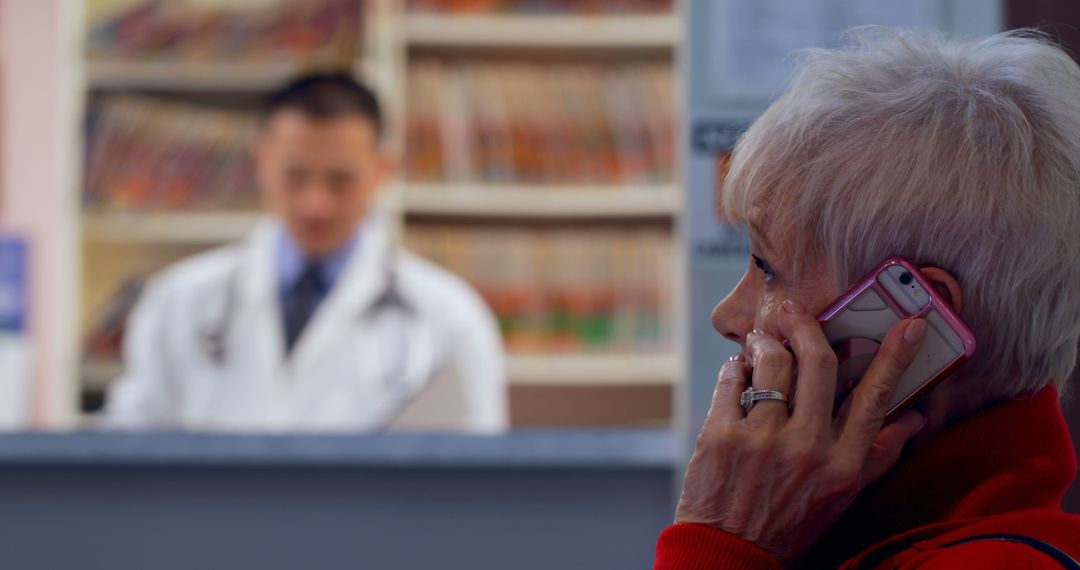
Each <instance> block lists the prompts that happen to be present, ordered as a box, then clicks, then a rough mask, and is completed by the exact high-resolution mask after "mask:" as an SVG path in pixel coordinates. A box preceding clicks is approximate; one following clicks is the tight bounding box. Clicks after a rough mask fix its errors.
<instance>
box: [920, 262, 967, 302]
mask: <svg viewBox="0 0 1080 570" xmlns="http://www.w3.org/2000/svg"><path fill="white" fill-rule="evenodd" d="M919 272H921V273H922V274H923V276H924V277H926V278H927V279H929V280H930V284H931V285H933V286H934V290H935V291H937V293H938V295H941V297H942V299H944V300H945V301H946V302H947V303H949V305H951V306H952V308H953V310H954V311H956V312H957V313H959V312H960V310H961V309H963V307H964V296H963V294H962V293H961V292H960V283H959V282H958V281H957V280H956V278H955V277H953V276H952V274H951V273H949V272H948V271H945V270H944V269H939V268H937V267H920V268H919Z"/></svg>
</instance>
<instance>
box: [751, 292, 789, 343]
mask: <svg viewBox="0 0 1080 570" xmlns="http://www.w3.org/2000/svg"><path fill="white" fill-rule="evenodd" d="M784 299H787V296H785V295H784V294H783V293H782V292H779V291H769V290H768V289H766V290H764V291H763V292H762V295H761V305H760V306H759V307H758V314H757V318H755V319H754V328H756V329H759V330H763V331H766V332H770V333H774V334H775V333H776V332H778V330H777V326H776V318H777V315H778V311H780V308H781V306H782V305H781V304H782V303H783V302H784Z"/></svg>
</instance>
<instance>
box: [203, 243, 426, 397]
mask: <svg viewBox="0 0 1080 570" xmlns="http://www.w3.org/2000/svg"><path fill="white" fill-rule="evenodd" d="M397 256H398V248H397V247H395V246H393V245H392V246H390V251H388V252H386V253H385V254H384V259H385V262H384V266H383V268H382V270H383V271H382V273H383V275H384V279H383V284H382V287H381V291H380V293H379V294H378V295H377V296H376V297H375V300H374V302H372V303H370V304H369V305H368V306H366V307H364V308H363V309H362V310H361V312H360V314H359V315H357V319H358V320H361V321H362V320H364V319H372V320H374V319H377V318H379V317H380V316H383V315H388V314H392V313H398V314H399V315H400V318H399V319H396V321H397V323H396V324H395V325H394V328H396V329H397V330H396V331H394V333H392V334H388V335H387V334H383V331H382V330H381V329H380V332H379V337H380V338H381V339H388V338H394V339H395V340H396V342H394V343H392V344H393V345H395V346H396V348H394V349H392V350H390V351H387V350H383V351H381V352H382V353H383V357H384V358H385V362H388V363H390V364H389V365H387V366H383V367H382V368H383V387H384V388H387V389H390V390H392V393H393V394H394V396H395V397H396V398H397V399H399V400H402V401H404V400H407V399H408V396H409V394H411V393H412V392H414V391H415V389H416V388H419V386H414V384H419V383H420V382H421V380H426V378H423V377H424V376H425V375H427V376H430V375H431V373H433V372H434V367H433V366H425V363H430V362H431V361H432V360H433V359H432V354H430V352H431V350H432V347H431V343H430V338H429V337H428V331H427V330H426V329H425V327H424V324H423V322H422V319H421V318H420V312H419V309H418V308H417V307H416V305H415V304H414V303H412V302H410V301H409V300H408V299H407V298H406V296H405V295H403V294H402V287H401V284H400V277H399V276H398V269H397V265H398V264H397V263H396V260H397ZM240 269H241V268H240V267H239V266H237V267H235V268H233V269H232V270H231V272H230V274H229V277H228V280H227V282H226V286H225V297H224V300H223V306H222V308H221V311H220V313H219V315H218V318H217V319H216V320H215V321H214V323H213V324H212V325H211V326H210V327H209V328H208V329H206V330H204V331H203V332H202V334H201V339H200V341H201V342H200V344H201V347H202V350H203V352H204V353H205V355H206V357H207V359H208V360H210V361H211V362H212V363H213V364H214V365H215V366H216V367H218V368H219V369H224V368H225V365H226V364H227V363H228V360H229V346H228V339H227V336H228V333H229V329H230V327H231V326H232V324H233V321H234V320H235V318H236V313H237V307H238V306H239V288H240V279H239V276H240ZM410 329H412V331H410ZM410 345H411V346H410ZM386 352H392V353H394V354H392V355H386V354H385V353H386ZM425 353H427V354H425ZM410 358H413V360H410ZM409 380H414V382H412V383H410V382H409Z"/></svg>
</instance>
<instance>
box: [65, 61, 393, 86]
mask: <svg viewBox="0 0 1080 570" xmlns="http://www.w3.org/2000/svg"><path fill="white" fill-rule="evenodd" d="M327 68H330V66H316V65H304V64H297V63H272V62H267V63H250V62H249V63H244V62H238V63H196V62H167V61H165V62H132V61H90V62H88V63H87V65H86V76H87V82H88V83H89V85H90V87H91V88H97V89H149V90H167V91H225V92H227V91H269V90H272V89H276V88H278V87H280V86H281V85H283V84H284V83H285V82H286V81H288V80H290V79H292V78H293V77H295V76H296V75H298V74H300V73H302V72H304V71H310V70H315V69H327ZM352 70H353V73H355V74H357V75H360V76H364V77H366V76H370V75H372V65H369V64H368V63H365V62H359V63H356V64H355V65H353V66H352Z"/></svg>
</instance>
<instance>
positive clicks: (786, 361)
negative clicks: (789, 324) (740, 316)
mask: <svg viewBox="0 0 1080 570" xmlns="http://www.w3.org/2000/svg"><path fill="white" fill-rule="evenodd" d="M746 346H747V348H748V349H749V350H750V361H751V362H750V363H751V365H752V367H753V372H752V377H751V379H750V384H751V385H752V386H753V387H754V390H776V391H777V392H780V393H782V394H784V395H785V396H787V397H788V398H790V397H791V366H792V357H791V353H790V352H788V351H787V348H785V347H784V344H783V343H782V342H780V340H779V339H777V338H776V337H774V336H772V335H770V334H767V333H764V332H760V331H753V332H751V333H750V334H749V335H747V337H746ZM787 418H788V404H787V402H783V401H780V400H761V401H759V402H757V403H756V404H754V407H753V409H751V410H750V412H749V413H748V414H747V415H746V420H747V422H749V423H750V424H751V425H763V424H768V425H772V426H780V425H782V424H783V423H784V422H786V421H787Z"/></svg>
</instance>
